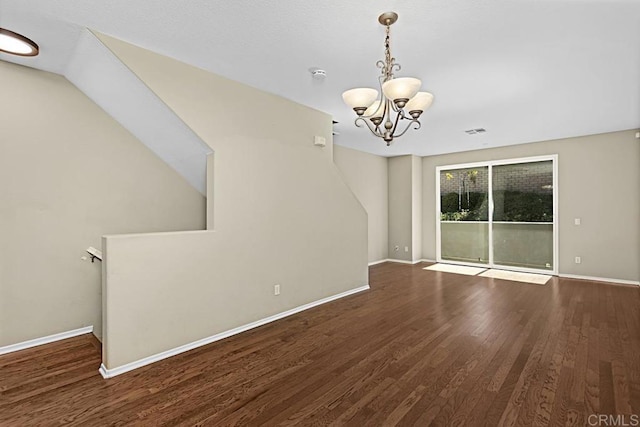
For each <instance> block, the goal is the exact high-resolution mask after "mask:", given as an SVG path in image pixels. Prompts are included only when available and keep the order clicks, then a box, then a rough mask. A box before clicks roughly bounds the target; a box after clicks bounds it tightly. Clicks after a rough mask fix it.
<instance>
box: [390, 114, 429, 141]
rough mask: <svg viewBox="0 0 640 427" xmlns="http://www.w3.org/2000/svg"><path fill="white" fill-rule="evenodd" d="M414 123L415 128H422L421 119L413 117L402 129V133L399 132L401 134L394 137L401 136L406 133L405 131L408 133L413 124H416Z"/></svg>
mask: <svg viewBox="0 0 640 427" xmlns="http://www.w3.org/2000/svg"><path fill="white" fill-rule="evenodd" d="M414 123H415V125H416V127H415V128H414V130H418V129H420V127H422V124H421V123H420V121H419V120H418V119H411V121H410V122H409V123H407V127H406V128H405V129H404V130H403V131H402V133H401V134H399V135H395V136H394V138H399V137H401V136H402V135H404V134H405V133H407V131H408V130H409V129H410V128H411V125H412V124H414Z"/></svg>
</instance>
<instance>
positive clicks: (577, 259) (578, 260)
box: [576, 256, 582, 264]
mask: <svg viewBox="0 0 640 427" xmlns="http://www.w3.org/2000/svg"><path fill="white" fill-rule="evenodd" d="M581 262H582V258H580V257H579V256H577V257H576V264H580V263H581Z"/></svg>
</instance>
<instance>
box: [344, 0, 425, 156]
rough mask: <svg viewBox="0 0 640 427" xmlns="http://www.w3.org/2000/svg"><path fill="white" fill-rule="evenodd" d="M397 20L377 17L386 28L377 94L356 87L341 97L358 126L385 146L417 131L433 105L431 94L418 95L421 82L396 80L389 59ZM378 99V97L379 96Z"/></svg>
mask: <svg viewBox="0 0 640 427" xmlns="http://www.w3.org/2000/svg"><path fill="white" fill-rule="evenodd" d="M397 20H398V15H397V14H396V13H395V12H386V13H383V14H382V15H380V17H379V18H378V22H380V24H382V25H384V26H385V27H386V37H385V41H384V53H385V56H384V60H380V61H378V62H377V63H376V66H377V67H378V68H380V76H379V77H378V80H379V83H380V92H378V91H377V90H376V89H372V88H356V89H350V90H347V91H346V92H344V93H343V94H342V99H343V100H344V102H345V104H347V105H348V106H349V107H351V108H352V109H353V111H355V113H356V114H357V116H358V117H357V118H356V120H355V124H356V126H358V127H362V125H363V124H364V125H366V126H367V127H368V128H369V130H370V131H371V133H372V134H374V135H375V136H377V137H379V138H382V139H383V140H384V141H385V142H386V143H387V146H389V145H391V142H392V141H393V140H394V138H398V137H401V136H402V135H404V134H405V133H406V132H407V131H408V130H409V129H411V128H413V129H419V128H420V126H421V124H420V120H419V119H420V116H421V115H422V113H423V112H424V111H425V110H426V109H428V108H429V107H430V106H431V104H432V103H433V95H432V94H430V93H429V92H420V86H421V85H422V82H421V81H420V79H416V78H414V77H395V75H394V72H397V71H400V68H401V67H400V64H398V63H396V59H395V58H394V57H392V56H391V48H390V27H391V25H393V23H395V22H396V21H397ZM379 93H380V97H379V98H378V94H379Z"/></svg>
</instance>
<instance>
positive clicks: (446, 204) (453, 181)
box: [439, 166, 489, 264]
mask: <svg viewBox="0 0 640 427" xmlns="http://www.w3.org/2000/svg"><path fill="white" fill-rule="evenodd" d="M439 180H440V206H441V213H440V219H441V221H440V230H441V232H440V236H441V248H442V249H441V257H442V259H443V260H446V261H458V262H464V263H473V264H476V263H477V264H486V263H488V262H489V168H488V167H487V166H482V167H476V168H463V169H447V170H442V171H441V172H440V174H439Z"/></svg>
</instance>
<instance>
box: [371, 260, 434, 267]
mask: <svg viewBox="0 0 640 427" xmlns="http://www.w3.org/2000/svg"><path fill="white" fill-rule="evenodd" d="M383 262H397V263H399V264H411V265H414V264H419V263H421V262H433V263H435V261H433V260H431V259H417V260H415V261H405V260H403V259H392V258H387V259H381V260H378V261H373V262H370V263H369V267H371V266H372V265H377V264H382V263H383Z"/></svg>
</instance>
